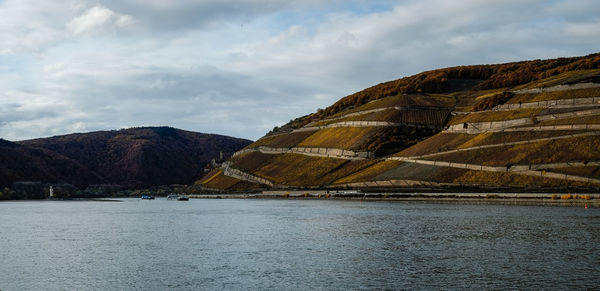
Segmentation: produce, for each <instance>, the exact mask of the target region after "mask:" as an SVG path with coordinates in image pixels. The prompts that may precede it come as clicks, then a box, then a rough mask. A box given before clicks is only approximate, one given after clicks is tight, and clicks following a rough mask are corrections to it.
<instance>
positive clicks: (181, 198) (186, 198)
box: [167, 193, 190, 201]
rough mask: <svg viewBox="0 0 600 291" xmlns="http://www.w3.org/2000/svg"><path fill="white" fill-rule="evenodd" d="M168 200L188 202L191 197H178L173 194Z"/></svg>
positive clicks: (168, 196)
mask: <svg viewBox="0 0 600 291" xmlns="http://www.w3.org/2000/svg"><path fill="white" fill-rule="evenodd" d="M167 200H177V201H188V200H190V197H188V196H186V195H177V194H175V193H171V194H169V195H167Z"/></svg>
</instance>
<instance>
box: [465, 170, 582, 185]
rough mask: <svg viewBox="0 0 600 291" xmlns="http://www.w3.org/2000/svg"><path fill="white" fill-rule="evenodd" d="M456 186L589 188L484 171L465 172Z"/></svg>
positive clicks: (564, 181) (558, 180)
mask: <svg viewBox="0 0 600 291" xmlns="http://www.w3.org/2000/svg"><path fill="white" fill-rule="evenodd" d="M454 183H456V184H473V185H492V186H500V187H506V186H517V185H518V186H536V187H557V186H573V187H577V186H590V184H588V183H583V182H577V181H568V180H564V179H555V178H547V177H539V176H528V175H520V174H515V173H511V172H484V171H473V170H468V171H465V173H464V174H463V175H461V176H460V177H458V178H456V179H455V180H454Z"/></svg>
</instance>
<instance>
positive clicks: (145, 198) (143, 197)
mask: <svg viewBox="0 0 600 291" xmlns="http://www.w3.org/2000/svg"><path fill="white" fill-rule="evenodd" d="M141 198H142V199H144V200H154V196H151V195H147V194H144V195H142V197H141Z"/></svg>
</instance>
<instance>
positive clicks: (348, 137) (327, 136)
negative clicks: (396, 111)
mask: <svg viewBox="0 0 600 291" xmlns="http://www.w3.org/2000/svg"><path fill="white" fill-rule="evenodd" d="M380 130H381V128H380V127H335V128H325V129H321V130H318V131H316V132H313V133H312V135H310V136H309V137H307V138H306V139H304V140H303V141H302V142H300V143H299V144H298V146H299V147H324V148H338V149H352V150H355V149H358V148H360V147H361V146H362V145H363V144H365V143H367V142H368V141H369V139H370V137H371V136H372V135H374V134H376V133H377V132H378V131H380Z"/></svg>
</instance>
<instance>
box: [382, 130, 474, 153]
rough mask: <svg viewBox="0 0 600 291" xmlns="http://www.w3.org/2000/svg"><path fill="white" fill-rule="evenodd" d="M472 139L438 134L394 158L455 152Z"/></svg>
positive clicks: (457, 135)
mask: <svg viewBox="0 0 600 291" xmlns="http://www.w3.org/2000/svg"><path fill="white" fill-rule="evenodd" d="M472 138H473V135H471V134H466V133H438V134H436V135H434V136H432V137H430V138H428V139H426V140H424V141H421V142H419V143H417V144H415V145H413V146H411V147H409V148H407V149H405V150H403V151H401V152H399V153H397V154H395V155H394V156H399V157H411V156H420V155H425V154H433V153H438V152H444V151H448V150H453V149H456V148H458V147H459V146H460V145H462V144H463V143H465V142H467V141H469V140H470V139H472Z"/></svg>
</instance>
